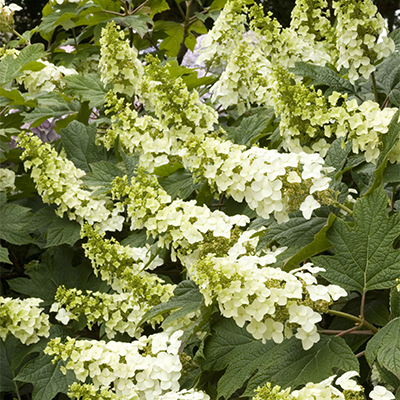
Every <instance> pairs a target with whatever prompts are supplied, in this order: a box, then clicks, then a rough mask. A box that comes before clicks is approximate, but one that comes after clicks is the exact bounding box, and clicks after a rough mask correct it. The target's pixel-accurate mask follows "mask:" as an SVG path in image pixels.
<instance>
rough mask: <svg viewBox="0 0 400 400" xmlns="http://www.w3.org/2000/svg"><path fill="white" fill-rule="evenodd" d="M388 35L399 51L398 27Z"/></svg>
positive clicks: (399, 31) (399, 32)
mask: <svg viewBox="0 0 400 400" xmlns="http://www.w3.org/2000/svg"><path fill="white" fill-rule="evenodd" d="M388 36H389V37H390V38H391V39H392V40H393V41H394V44H395V46H396V51H400V28H397V29H395V30H394V31H392V32H390V33H389V35H388Z"/></svg>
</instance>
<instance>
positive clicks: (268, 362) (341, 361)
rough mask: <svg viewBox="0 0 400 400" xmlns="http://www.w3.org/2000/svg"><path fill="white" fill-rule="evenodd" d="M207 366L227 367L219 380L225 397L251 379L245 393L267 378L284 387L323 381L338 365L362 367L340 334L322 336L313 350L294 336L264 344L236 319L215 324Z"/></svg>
mask: <svg viewBox="0 0 400 400" xmlns="http://www.w3.org/2000/svg"><path fill="white" fill-rule="evenodd" d="M204 356H205V361H203V363H202V365H201V366H202V368H203V369H206V370H214V371H222V370H225V372H224V374H223V375H222V377H221V379H220V380H219V382H218V396H217V398H219V397H220V396H223V397H224V398H225V399H228V398H230V396H231V395H232V394H233V393H234V392H235V391H236V390H238V389H240V388H241V387H242V386H243V385H244V383H245V382H246V381H247V380H248V379H250V380H249V382H248V385H247V388H246V391H245V393H244V396H249V397H251V396H253V395H254V390H255V389H256V388H257V387H258V386H263V385H264V384H266V383H267V382H271V383H272V384H273V385H274V384H278V385H280V386H282V387H284V388H286V387H289V386H291V387H292V388H295V387H297V386H298V385H302V384H305V383H308V382H319V381H321V380H323V379H326V378H327V377H329V376H331V375H332V370H333V369H334V368H340V369H342V370H344V371H350V370H355V371H358V369H359V366H358V361H357V359H356V357H355V356H354V354H353V352H352V351H351V349H350V348H349V347H348V346H347V345H346V343H345V341H344V340H343V339H342V338H339V337H332V336H331V337H324V336H323V337H321V340H320V341H319V342H318V343H316V344H315V345H314V346H313V347H312V348H311V349H310V350H307V351H305V350H303V348H302V345H301V341H300V340H298V339H296V338H295V337H292V338H291V339H287V340H284V341H283V342H282V343H280V344H276V343H274V342H273V341H272V340H271V341H267V343H266V344H263V343H262V342H261V341H260V340H255V339H254V338H253V337H252V335H251V334H250V333H248V332H247V331H246V329H245V328H239V327H238V326H237V325H236V323H235V322H234V321H233V320H232V319H221V320H219V321H218V322H217V323H216V324H214V325H213V332H212V335H211V336H210V337H209V338H208V339H207V340H206V342H205V348H204Z"/></svg>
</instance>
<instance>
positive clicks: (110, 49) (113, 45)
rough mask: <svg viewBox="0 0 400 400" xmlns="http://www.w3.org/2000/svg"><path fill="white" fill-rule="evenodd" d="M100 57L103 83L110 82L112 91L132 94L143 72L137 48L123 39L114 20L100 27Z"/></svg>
mask: <svg viewBox="0 0 400 400" xmlns="http://www.w3.org/2000/svg"><path fill="white" fill-rule="evenodd" d="M100 45H101V47H100V51H101V58H100V63H99V67H100V70H101V79H102V81H103V82H104V83H112V84H113V85H114V91H115V92H117V93H124V94H127V95H129V96H133V95H134V94H135V93H137V91H138V85H139V82H140V78H141V75H142V74H143V66H142V63H141V62H140V61H139V59H138V58H137V55H138V53H137V50H136V49H135V48H133V47H131V46H130V45H129V42H128V41H127V40H125V33H124V32H123V31H121V28H120V27H119V26H116V25H115V22H109V23H108V24H107V26H106V27H105V28H103V29H102V35H101V38H100Z"/></svg>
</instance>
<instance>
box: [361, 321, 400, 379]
mask: <svg viewBox="0 0 400 400" xmlns="http://www.w3.org/2000/svg"><path fill="white" fill-rule="evenodd" d="M399 332H400V318H395V319H394V320H392V321H390V322H389V323H388V324H387V325H386V326H384V327H383V328H382V329H380V330H379V332H378V333H377V334H375V335H374V337H373V338H372V339H371V340H370V341H369V342H368V344H367V347H366V349H365V357H366V359H367V361H368V363H369V365H372V364H373V363H374V361H375V360H378V362H379V364H380V365H381V366H382V367H385V368H386V369H388V370H389V371H390V372H392V373H393V374H394V375H396V377H397V378H400V335H399Z"/></svg>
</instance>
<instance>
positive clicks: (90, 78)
mask: <svg viewBox="0 0 400 400" xmlns="http://www.w3.org/2000/svg"><path fill="white" fill-rule="evenodd" d="M63 81H64V82H65V83H66V86H65V87H64V89H63V91H64V93H66V94H67V95H69V96H75V97H78V98H79V99H80V100H81V101H82V102H83V101H89V107H90V108H93V107H101V106H102V105H103V104H104V97H105V95H106V94H107V90H106V88H105V87H104V84H103V82H102V81H101V80H100V76H99V75H98V74H88V75H85V76H81V75H70V76H65V77H64V78H63Z"/></svg>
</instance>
